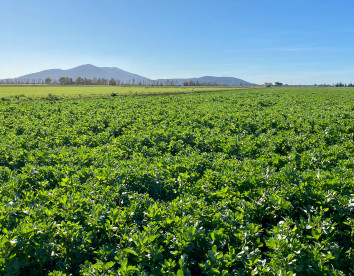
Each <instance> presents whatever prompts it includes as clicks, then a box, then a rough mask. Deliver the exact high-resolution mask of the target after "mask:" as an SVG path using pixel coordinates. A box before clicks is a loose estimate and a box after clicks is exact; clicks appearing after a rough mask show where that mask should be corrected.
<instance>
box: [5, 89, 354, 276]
mask: <svg viewBox="0 0 354 276" xmlns="http://www.w3.org/2000/svg"><path fill="white" fill-rule="evenodd" d="M3 89H6V88H3V87H1V88H0V91H2V92H1V93H10V92H4V90H3ZM26 89H29V90H30V89H32V90H30V91H32V92H31V93H33V95H34V94H35V93H36V92H35V91H37V89H38V91H42V90H41V89H43V91H46V92H43V93H44V94H45V95H47V94H48V92H49V91H50V92H49V93H52V94H56V93H58V95H59V94H60V95H67V94H66V93H69V94H70V95H71V94H72V93H74V94H75V93H79V92H78V91H89V90H90V93H91V92H92V93H93V94H95V93H98V92H95V91H96V90H95V89H98V90H97V91H99V90H100V89H106V90H104V91H105V92H104V93H107V95H109V94H110V93H111V92H114V91H115V89H118V90H119V89H121V88H112V87H105V88H96V87H87V88H86V87H82V88H81V87H79V88H73V87H70V88H64V90H62V91H61V89H63V88H62V87H58V88H55V89H57V90H56V91H54V90H51V89H53V87H45V88H37V87H33V88H26ZM65 89H68V90H65ZM70 89H73V90H70ZM75 89H78V90H75ZM85 89H87V90H85ZM122 89H123V88H122ZM124 89H127V90H128V91H129V89H130V88H124ZM124 89H123V90H124ZM141 89H142V91H143V90H144V88H141ZM154 89H155V88H154ZM161 89H162V90H159V91H165V90H163V89H167V88H161ZM171 89H172V90H173V89H174V88H171ZM189 89H190V88H189ZM194 89H196V88H194ZM203 89H204V88H203ZM214 89H215V88H214ZM74 90H75V92H70V91H74ZM118 90H117V91H118ZM147 90H149V91H150V89H147ZM102 91H103V90H102ZM119 91H120V90H119ZM124 91H125V90H124ZM144 91H145V90H144ZM153 91H154V90H153ZM169 91H170V90H169ZM188 91H190V90H188ZM38 93H40V92H38ZM80 93H81V92H80ZM99 93H101V92H99ZM21 94H25V92H21ZM7 95H9V94H7ZM353 117H354V89H351V88H269V89H264V88H262V89H249V90H242V89H240V90H235V89H233V90H230V91H223V92H217V93H191V94H178V95H160V96H153V97H119V96H117V97H89V98H70V97H69V98H64V99H60V100H48V99H45V98H44V99H43V98H42V99H37V100H35V99H34V100H31V101H27V100H21V99H16V98H11V99H10V100H3V101H0V274H2V275H57V276H59V275H178V276H181V275H295V274H296V275H353V274H354V270H353V268H354V252H353V244H354V237H353V235H354V219H353V211H354V210H353V209H354V183H353V182H354V120H353Z"/></svg>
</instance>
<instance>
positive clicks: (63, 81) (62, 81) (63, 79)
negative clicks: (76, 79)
mask: <svg viewBox="0 0 354 276" xmlns="http://www.w3.org/2000/svg"><path fill="white" fill-rule="evenodd" d="M59 83H60V85H69V84H72V83H73V79H72V78H69V77H60V78H59Z"/></svg>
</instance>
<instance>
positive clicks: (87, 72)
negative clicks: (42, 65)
mask: <svg viewBox="0 0 354 276" xmlns="http://www.w3.org/2000/svg"><path fill="white" fill-rule="evenodd" d="M48 77H49V78H51V79H52V80H59V78H60V77H69V78H72V79H73V80H74V81H75V79H76V78H77V77H82V78H87V79H93V78H105V79H108V80H109V79H111V78H114V79H120V80H121V81H129V80H132V79H135V80H136V81H148V80H149V79H148V78H145V77H143V76H139V75H137V74H133V73H129V72H127V71H124V70H122V69H119V68H116V67H96V66H94V65H91V64H86V65H81V66H78V67H75V68H72V69H68V70H62V69H50V70H44V71H41V72H37V73H33V74H28V75H24V76H21V77H18V78H16V79H15V80H32V79H35V80H39V79H42V80H44V79H45V78H48Z"/></svg>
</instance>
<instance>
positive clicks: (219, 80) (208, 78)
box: [158, 76, 255, 86]
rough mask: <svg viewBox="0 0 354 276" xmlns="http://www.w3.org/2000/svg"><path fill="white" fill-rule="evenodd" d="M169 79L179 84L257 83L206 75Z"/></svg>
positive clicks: (230, 84) (163, 80)
mask: <svg viewBox="0 0 354 276" xmlns="http://www.w3.org/2000/svg"><path fill="white" fill-rule="evenodd" d="M158 81H162V82H166V79H160V80H158ZM168 81H173V82H174V83H175V84H177V85H183V84H184V83H185V82H192V83H197V82H199V83H200V84H214V83H215V84H216V85H221V86H240V85H243V86H253V85H255V84H253V83H250V82H247V81H244V80H241V79H238V78H233V77H212V76H205V77H200V78H186V79H168Z"/></svg>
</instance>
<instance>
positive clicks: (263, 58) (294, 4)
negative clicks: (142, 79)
mask: <svg viewBox="0 0 354 276" xmlns="http://www.w3.org/2000/svg"><path fill="white" fill-rule="evenodd" d="M353 18H354V1H351V0H340V1H334V0H316V1H315V0H306V1H305V0H299V1H284V0H283V1H278V0H218V1H216V0H214V1H211V0H203V1H199V0H195V1H193V0H189V1H186V0H178V1H177V0H149V1H147V0H129V1H128V0H115V1H113V0H101V1H98V0H85V1H84V0H71V1H68V0H60V1H52V0H47V1H39V0H30V1H29V0H1V1H0V28H1V32H0V79H3V78H10V77H17V76H20V75H24V74H27V73H33V72H37V71H41V70H45V69H51V68H61V69H69V68H72V67H75V66H78V65H82V64H87V63H90V64H94V65H96V66H114V67H119V68H121V69H123V70H127V71H130V72H133V73H137V74H140V75H143V76H146V77H149V78H153V79H154V78H175V77H199V76H204V75H213V76H232V77H237V78H241V79H244V80H246V81H250V82H254V83H264V82H266V81H271V82H275V81H279V82H283V83H288V84H314V83H317V84H318V83H334V82H339V81H341V82H346V83H349V82H353V83H354V19H353Z"/></svg>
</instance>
